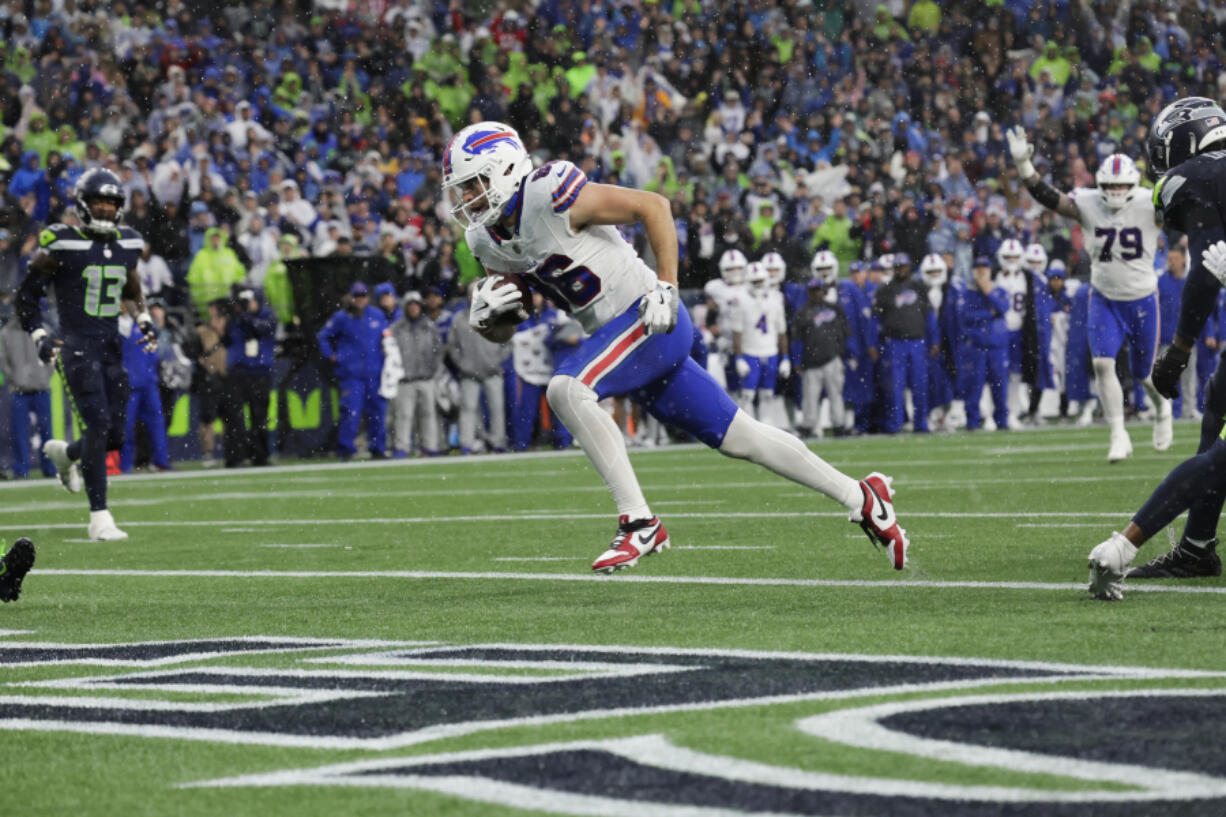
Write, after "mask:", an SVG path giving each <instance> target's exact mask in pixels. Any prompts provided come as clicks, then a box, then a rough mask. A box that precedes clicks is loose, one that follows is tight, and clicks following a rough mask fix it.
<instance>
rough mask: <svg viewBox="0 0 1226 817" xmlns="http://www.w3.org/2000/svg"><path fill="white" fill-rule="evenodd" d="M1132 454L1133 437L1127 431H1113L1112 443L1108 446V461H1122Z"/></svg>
mask: <svg viewBox="0 0 1226 817" xmlns="http://www.w3.org/2000/svg"><path fill="white" fill-rule="evenodd" d="M1131 456H1132V438H1131V437H1129V436H1128V432H1127V431H1119V432H1115V431H1113V432H1111V445H1110V446H1109V447H1108V448H1107V462H1120V461H1121V460H1126V459H1128V458H1129V457H1131Z"/></svg>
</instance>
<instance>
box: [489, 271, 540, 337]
mask: <svg viewBox="0 0 1226 817" xmlns="http://www.w3.org/2000/svg"><path fill="white" fill-rule="evenodd" d="M490 277H491V278H492V279H493V283H494V286H493V289H502V287H503V285H505V284H508V283H511V284H514V285H515V288H516V289H517V290H518V291H519V294H518V298H517V303H518V307H519V308H518V309H514V308H511V307H509V306H508V307H506V308H505V311H500V310H499V309H497V308H495V310H494V319H493V322H492V324H499V323H510V324H514V325H516V326H518V325H519V324H520V323H522V322H523V321H525V320H527V319H528V316H529V315H531V314H532V288H531V287H530V286H528V279H526V278H524V276H522V275H516V274H515V273H511V272H497V273H494V274H493V275H491V276H490Z"/></svg>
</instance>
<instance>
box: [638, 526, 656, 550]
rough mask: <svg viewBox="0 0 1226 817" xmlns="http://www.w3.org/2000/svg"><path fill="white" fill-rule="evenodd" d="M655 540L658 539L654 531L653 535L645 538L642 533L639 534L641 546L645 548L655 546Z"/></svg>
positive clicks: (650, 534)
mask: <svg viewBox="0 0 1226 817" xmlns="http://www.w3.org/2000/svg"><path fill="white" fill-rule="evenodd" d="M655 539H656V532H655V530H652V531H651V533H649V534H647V535H645V536H644V535H643V534H641V533H640V534H639V545H641V546H642V547H645V548H650V547H651V546H652V545H653V544H655Z"/></svg>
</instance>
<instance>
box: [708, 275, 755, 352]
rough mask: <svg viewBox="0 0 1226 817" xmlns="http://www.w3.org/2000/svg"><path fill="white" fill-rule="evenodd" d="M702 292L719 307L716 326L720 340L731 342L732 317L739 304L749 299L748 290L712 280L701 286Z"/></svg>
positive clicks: (718, 280) (742, 286)
mask: <svg viewBox="0 0 1226 817" xmlns="http://www.w3.org/2000/svg"><path fill="white" fill-rule="evenodd" d="M702 289H703V292H704V293H706V295H707V297H708V298H710V299H711V300H713V301H715V305H716V306H717V307H719V316H718V318H717V319H716V324H717V325H718V326H719V336H720V338H723V339H727V341H728V342H729V343H731V341H732V316H733V315H734V314H736V311H737V310H738V309H739V308H740V306H741V303H742V302H743V301H744V300H745V299H746V298H748V297H749V290H747V289H746V288H745V287H744V285H737V286H731V285H730V284H728V282H726V281H724V280H723V279H722V278H712V279H711V280H710V281H707V283H706V284H704V285H703V288H702Z"/></svg>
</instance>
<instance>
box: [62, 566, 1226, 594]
mask: <svg viewBox="0 0 1226 817" xmlns="http://www.w3.org/2000/svg"><path fill="white" fill-rule="evenodd" d="M38 575H39V576H94V577H100V578H101V577H107V578H198V579H469V580H482V581H484V580H494V581H508V580H518V581H557V582H610V583H614V582H629V583H631V584H700V585H704V584H705V585H728V586H747V587H844V588H860V589H869V590H878V589H888V590H902V589H920V590H953V589H961V590H964V589H970V590H1058V591H1060V592H1065V593H1067V592H1080V593H1084V592H1085V591H1086V585H1085V584H1084V583H1081V582H1077V583H1066V582H982V581H931V580H926V579H924V580H914V581H912V580H908V579H899V580H881V581H873V580H868V579H783V578H745V577H734V576H652V575H647V574H642V573H639V574H633V575H625V574H621V575H618V576H617V577H616V578H611V577H607V576H601V575H597V574H594V573H573V574H572V573H497V572H475V573H465V572H460V571H447V570H438V571H431V570H346V571H340V570H338V571H328V570H124V569H116V570H88V569H74V568H57V569H49V570H39V571H38ZM1128 590H1129V591H1130V592H1133V593H1191V594H1198V595H1205V594H1207V595H1226V587H1187V586H1173V585H1165V584H1164V585H1159V584H1135V583H1134V584H1129V585H1128Z"/></svg>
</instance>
